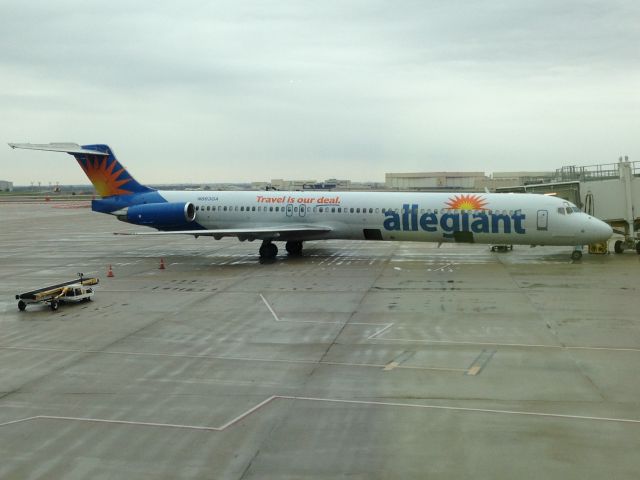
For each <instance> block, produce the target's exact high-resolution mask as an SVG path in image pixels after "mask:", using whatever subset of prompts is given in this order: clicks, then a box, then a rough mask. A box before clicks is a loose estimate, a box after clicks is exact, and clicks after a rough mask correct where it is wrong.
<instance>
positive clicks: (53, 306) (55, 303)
mask: <svg viewBox="0 0 640 480" xmlns="http://www.w3.org/2000/svg"><path fill="white" fill-rule="evenodd" d="M57 309H58V301H57V300H53V301H52V302H51V310H53V311H54V312H55V311H56V310H57Z"/></svg>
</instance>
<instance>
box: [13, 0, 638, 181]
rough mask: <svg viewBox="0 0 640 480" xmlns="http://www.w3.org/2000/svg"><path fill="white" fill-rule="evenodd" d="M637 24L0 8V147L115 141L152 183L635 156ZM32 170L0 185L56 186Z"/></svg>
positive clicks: (69, 173)
mask: <svg viewBox="0 0 640 480" xmlns="http://www.w3.org/2000/svg"><path fill="white" fill-rule="evenodd" d="M639 18H640V4H637V2H633V1H621V0H618V1H606V2H605V1H586V2H585V1H567V2H561V3H558V2H552V1H534V2H512V1H497V0H491V1H484V2H423V1H415V2H414V1H405V2H385V1H345V2H275V1H273V2H272V1H262V2H258V1H254V2H231V1H220V2H203V1H200V2H197V1H187V2H179V3H177V2H154V4H153V6H152V7H150V6H148V5H145V6H143V5H136V4H135V3H134V4H130V3H129V2H122V1H112V2H80V1H72V0H64V1H57V2H49V3H45V4H43V5H37V4H35V3H31V4H29V3H27V4H25V3H24V2H17V1H16V2H12V1H5V2H3V4H2V6H0V27H1V28H0V69H1V70H2V72H3V74H2V76H0V109H1V111H2V112H3V115H2V116H1V119H0V140H2V141H5V142H8V141H23V140H24V141H37V142H48V141H61V140H62V141H78V142H80V143H93V142H101V141H104V142H108V143H110V144H111V146H112V147H113V148H114V150H115V151H116V153H118V154H119V156H120V157H121V159H122V160H123V161H124V162H125V163H126V164H127V165H128V166H129V167H131V169H132V171H133V172H134V174H135V175H136V176H137V177H139V179H140V180H141V181H149V182H163V181H171V180H175V181H190V180H191V181H202V180H208V181H224V180H268V179H270V178H272V177H297V178H309V177H310V178H319V179H323V178H326V177H332V176H337V177H351V178H354V179H369V180H382V178H383V175H384V172H385V171H403V170H406V171H415V170H442V169H445V168H447V169H460V170H474V171H475V170H484V171H487V172H490V171H493V170H515V169H532V170H540V169H545V168H548V169H552V168H556V167H559V166H561V165H563V164H567V163H573V164H590V163H601V162H608V161H614V160H615V158H616V157H617V156H618V155H619V154H623V153H624V154H629V155H631V156H632V159H633V158H634V156H635V158H638V155H637V154H639V153H640V151H639V150H640V149H639V148H638V142H637V140H636V138H635V137H636V135H635V134H634V132H637V130H638V126H639V125H638V123H639V122H638V114H639V113H640V109H639V100H640V99H639V97H638V93H637V85H638V84H639V83H638V80H640V79H639V76H640V75H639V69H638V54H639V53H640V52H638V48H639V45H640V38H639V37H640V33H639V32H640V29H639V28H638V27H639V25H638V19H639ZM17 155H21V156H20V157H17ZM40 155H45V156H46V155H48V154H37V153H23V154H17V153H16V152H11V151H10V150H9V149H8V148H7V149H5V150H2V149H0V164H1V165H2V166H3V168H2V172H3V173H2V175H0V176H2V177H7V179H11V180H14V181H16V182H21V183H27V182H28V181H30V180H42V181H45V180H49V178H45V176H44V175H51V174H49V173H44V172H47V169H46V168H43V169H41V170H40V169H38V168H37V167H36V168H35V169H34V167H33V166H34V165H40V163H38V162H50V160H49V158H46V159H44V160H41V159H40ZM16 158H20V159H21V160H25V161H22V162H20V165H16ZM27 158H28V161H26V159H27ZM34 162H35V163H34ZM75 168H76V167H75V166H74V165H70V166H69V167H68V168H67V167H65V168H59V169H56V170H55V175H57V177H56V178H53V179H51V180H54V181H55V180H60V181H63V182H66V181H84V179H82V175H81V172H78V171H74V169H75ZM40 172H43V173H40ZM36 174H39V175H42V176H43V177H42V178H40V179H34V178H33V177H34V175H36Z"/></svg>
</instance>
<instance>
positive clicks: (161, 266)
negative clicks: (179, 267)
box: [160, 258, 165, 270]
mask: <svg viewBox="0 0 640 480" xmlns="http://www.w3.org/2000/svg"><path fill="white" fill-rule="evenodd" d="M164 268H165V267H164V258H161V259H160V270H164Z"/></svg>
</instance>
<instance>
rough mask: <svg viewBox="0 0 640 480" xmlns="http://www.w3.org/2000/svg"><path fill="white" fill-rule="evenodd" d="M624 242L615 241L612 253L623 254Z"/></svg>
mask: <svg viewBox="0 0 640 480" xmlns="http://www.w3.org/2000/svg"><path fill="white" fill-rule="evenodd" d="M623 244H624V242H623V241H622V240H616V243H614V244H613V251H614V252H616V253H623V252H624V246H623Z"/></svg>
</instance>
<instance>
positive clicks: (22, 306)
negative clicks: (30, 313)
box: [18, 300, 27, 312]
mask: <svg viewBox="0 0 640 480" xmlns="http://www.w3.org/2000/svg"><path fill="white" fill-rule="evenodd" d="M26 308H27V304H26V303H24V302H23V301H22V300H20V301H19V302H18V310H20V311H21V312H24V311H25V309H26Z"/></svg>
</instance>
